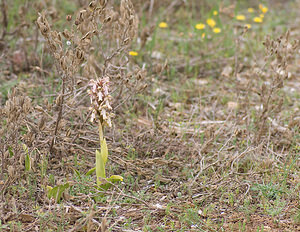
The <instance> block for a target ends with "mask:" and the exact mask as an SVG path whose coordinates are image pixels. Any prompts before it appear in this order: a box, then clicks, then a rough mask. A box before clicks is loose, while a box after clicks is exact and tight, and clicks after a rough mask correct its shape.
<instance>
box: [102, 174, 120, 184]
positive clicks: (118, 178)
mask: <svg viewBox="0 0 300 232" xmlns="http://www.w3.org/2000/svg"><path fill="white" fill-rule="evenodd" d="M106 180H107V181H110V182H112V183H116V182H118V181H123V177H122V176H119V175H112V176H111V177H109V178H108V179H106Z"/></svg>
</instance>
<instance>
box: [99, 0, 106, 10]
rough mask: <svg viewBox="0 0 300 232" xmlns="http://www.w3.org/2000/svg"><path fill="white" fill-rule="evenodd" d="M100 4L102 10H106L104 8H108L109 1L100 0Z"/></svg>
mask: <svg viewBox="0 0 300 232" xmlns="http://www.w3.org/2000/svg"><path fill="white" fill-rule="evenodd" d="M99 3H100V6H101V7H102V8H104V7H106V4H107V0H100V1H99Z"/></svg>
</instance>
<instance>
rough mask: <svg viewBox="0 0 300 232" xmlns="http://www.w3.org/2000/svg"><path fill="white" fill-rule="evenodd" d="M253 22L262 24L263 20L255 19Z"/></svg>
mask: <svg viewBox="0 0 300 232" xmlns="http://www.w3.org/2000/svg"><path fill="white" fill-rule="evenodd" d="M253 21H254V22H256V23H262V21H263V19H262V18H261V17H255V18H254V19H253Z"/></svg>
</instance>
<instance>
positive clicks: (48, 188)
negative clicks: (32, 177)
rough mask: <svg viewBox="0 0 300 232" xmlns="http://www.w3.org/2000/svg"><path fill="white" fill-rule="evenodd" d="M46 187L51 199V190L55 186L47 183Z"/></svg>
mask: <svg viewBox="0 0 300 232" xmlns="http://www.w3.org/2000/svg"><path fill="white" fill-rule="evenodd" d="M46 188H47V197H48V198H49V199H50V198H51V193H52V192H51V191H52V189H53V188H52V187H51V186H49V185H47V187H46Z"/></svg>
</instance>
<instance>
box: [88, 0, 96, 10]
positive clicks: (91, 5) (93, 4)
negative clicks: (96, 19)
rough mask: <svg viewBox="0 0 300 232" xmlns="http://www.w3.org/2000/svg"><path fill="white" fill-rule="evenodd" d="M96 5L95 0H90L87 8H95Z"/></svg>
mask: <svg viewBox="0 0 300 232" xmlns="http://www.w3.org/2000/svg"><path fill="white" fill-rule="evenodd" d="M96 6H97V2H96V1H91V2H90V3H89V8H90V10H92V11H93V10H95V8H96Z"/></svg>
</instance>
